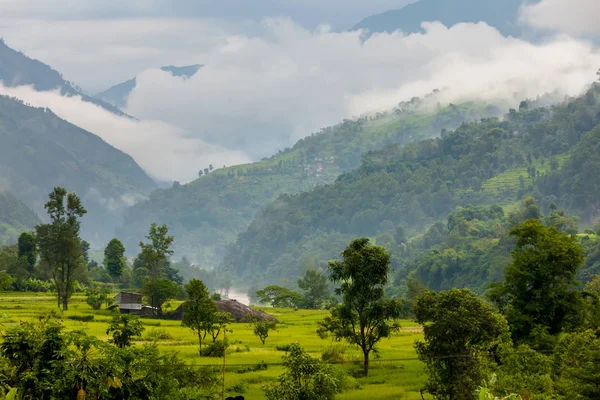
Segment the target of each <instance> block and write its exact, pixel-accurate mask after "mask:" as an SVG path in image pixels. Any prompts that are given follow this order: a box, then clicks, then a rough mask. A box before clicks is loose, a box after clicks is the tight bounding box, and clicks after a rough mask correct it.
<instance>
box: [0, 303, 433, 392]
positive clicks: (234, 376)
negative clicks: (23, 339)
mask: <svg viewBox="0 0 600 400" xmlns="http://www.w3.org/2000/svg"><path fill="white" fill-rule="evenodd" d="M176 305H177V304H171V306H172V307H175V306H176ZM266 311H268V312H269V313H271V314H272V315H274V316H276V317H277V318H278V319H279V321H280V322H281V324H280V325H279V328H278V330H277V331H276V332H273V333H271V334H270V335H269V338H268V339H267V341H266V344H265V345H262V344H261V343H260V340H259V339H258V338H257V337H255V336H254V334H253V333H252V329H251V328H250V326H249V325H248V324H243V323H239V324H231V325H230V326H229V327H228V329H229V332H228V333H227V340H228V342H229V343H230V347H229V348H228V350H227V354H226V361H227V368H226V372H227V373H226V379H225V382H226V387H227V390H228V393H229V395H237V394H243V395H244V396H245V397H246V399H262V398H264V396H263V393H262V390H261V387H262V385H264V384H265V383H267V382H269V381H272V380H274V379H276V377H277V376H278V375H279V374H280V373H281V372H282V367H281V366H280V365H279V364H280V363H281V357H282V355H284V354H285V353H284V352H283V351H280V350H277V346H282V345H287V344H290V343H293V342H298V343H299V344H300V345H301V346H302V347H304V349H305V350H306V351H308V352H310V354H311V355H313V356H314V357H320V356H321V351H322V350H323V349H324V348H326V347H328V346H331V345H332V344H334V343H332V342H331V340H328V339H326V340H322V339H319V338H318V336H317V335H316V334H315V331H316V329H317V324H316V323H317V321H318V320H320V319H322V318H323V317H324V316H326V315H327V312H326V311H313V310H297V311H293V310H289V309H277V310H273V309H268V310H266ZM50 312H56V313H57V315H58V316H59V317H61V318H62V319H63V324H64V325H65V327H66V328H67V329H83V330H85V331H86V332H87V333H88V334H90V335H94V336H96V337H97V338H99V339H102V340H108V336H107V335H106V328H107V326H108V322H109V320H110V319H111V313H110V311H107V310H101V311H93V310H92V309H91V308H90V307H89V306H88V305H87V304H86V303H85V299H84V297H83V296H75V297H74V298H73V299H72V303H71V306H70V309H69V311H67V312H65V313H61V312H59V311H58V309H57V307H56V300H55V298H54V297H53V296H52V295H45V294H35V293H0V329H2V330H5V329H7V328H9V327H10V326H14V325H15V324H18V323H19V322H20V321H33V320H35V319H37V318H38V317H39V316H40V315H44V314H47V313H50ZM90 314H92V315H94V320H93V321H91V322H81V321H75V320H71V319H69V317H70V316H84V315H90ZM143 323H144V326H145V331H144V334H143V337H142V338H140V340H139V341H138V342H137V345H142V344H143V343H149V342H152V341H153V337H157V336H159V335H160V334H163V335H164V334H167V335H168V336H170V338H168V339H163V340H158V341H157V344H158V346H159V347H160V348H161V350H162V351H165V352H167V351H171V352H178V353H179V355H180V356H181V357H182V358H183V359H185V360H186V361H187V362H188V363H189V364H190V365H198V366H204V365H214V366H215V367H219V368H221V367H222V365H223V359H222V358H207V357H199V356H198V344H197V340H196V338H195V336H194V335H193V334H192V332H191V331H190V330H189V329H187V328H184V327H182V326H181V323H180V322H179V321H164V320H157V319H143ZM401 325H402V329H401V331H400V332H398V333H395V334H394V336H393V337H391V338H389V339H385V340H383V341H382V342H381V345H380V346H379V349H380V355H379V357H373V358H372V361H371V374H370V376H369V377H368V378H363V377H360V374H359V371H360V368H361V365H362V359H361V355H360V354H359V352H358V351H357V349H355V348H352V347H347V350H346V361H345V362H344V363H343V364H340V365H339V368H343V369H344V370H346V371H347V372H348V374H349V375H350V376H354V377H355V378H350V382H351V385H350V386H351V388H350V389H348V390H346V391H344V393H342V394H340V395H339V396H338V397H337V398H339V399H348V400H350V399H365V398H368V399H389V400H392V399H394V400H396V399H401V400H404V399H406V400H413V399H414V400H417V399H420V398H421V397H420V394H419V389H420V388H421V387H422V385H423V383H424V382H425V379H426V376H425V372H424V368H423V364H422V363H421V362H419V361H418V360H416V353H415V351H414V348H413V343H414V341H415V340H417V339H420V338H421V337H422V334H421V333H420V329H419V328H418V326H417V325H416V324H415V323H414V322H411V321H401ZM263 361H264V362H265V363H267V364H269V366H268V368H267V369H266V370H262V371H253V372H246V373H240V370H241V369H242V368H247V367H252V366H255V365H257V364H258V363H260V362H263Z"/></svg>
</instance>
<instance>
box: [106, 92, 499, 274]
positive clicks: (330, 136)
mask: <svg viewBox="0 0 600 400" xmlns="http://www.w3.org/2000/svg"><path fill="white" fill-rule="evenodd" d="M422 103H423V102H422V101H421V100H418V99H414V100H413V101H411V102H409V103H403V104H400V105H399V107H398V108H397V109H396V110H395V111H393V112H390V113H382V114H378V115H377V116H374V117H363V118H360V119H357V120H346V121H344V122H343V123H341V124H339V125H336V126H334V127H330V128H326V129H323V130H322V131H321V132H319V133H317V134H313V135H311V136H309V137H307V138H305V139H301V140H300V141H298V143H296V145H294V146H293V147H292V148H289V149H286V150H284V151H281V152H279V153H278V154H277V155H275V156H273V157H270V158H265V159H263V160H262V161H259V162H255V163H252V164H246V165H238V166H234V167H224V168H218V169H216V170H215V171H213V172H211V173H209V174H205V175H204V176H202V177H200V178H199V179H197V180H195V181H193V182H191V183H189V184H186V185H179V184H175V185H174V186H173V187H172V188H170V189H166V190H157V191H155V192H153V193H152V194H151V196H150V198H149V199H148V200H147V201H143V202H140V203H138V204H136V205H135V206H133V207H132V208H130V209H128V210H127V211H126V213H125V218H124V223H123V226H122V228H121V229H120V230H119V231H118V234H119V237H121V238H122V239H123V240H124V243H125V245H126V247H127V248H132V247H135V246H136V245H137V243H138V242H139V240H140V239H141V238H142V237H143V235H144V234H145V232H146V231H147V228H148V226H149V225H150V223H152V222H157V223H159V224H167V225H168V226H169V229H170V231H171V233H172V234H173V235H174V236H175V237H176V239H177V240H176V241H175V251H176V254H177V255H179V256H184V255H185V256H186V257H187V258H188V259H190V261H193V262H197V263H200V264H201V265H203V266H205V267H211V266H215V265H217V264H218V263H219V262H220V261H221V260H222V256H223V254H224V250H225V246H226V245H227V244H228V243H231V242H233V241H234V240H235V238H236V236H237V234H238V233H240V232H242V231H243V230H244V229H246V227H247V226H248V224H249V223H250V221H251V220H252V218H253V217H254V215H255V214H256V213H257V212H258V211H259V210H260V209H262V208H263V207H264V206H265V205H267V204H268V203H269V202H271V201H273V200H274V199H276V198H277V197H278V196H279V195H281V194H284V193H288V194H292V193H299V192H301V191H306V190H310V189H312V188H313V187H315V186H319V185H323V184H327V183H331V182H333V181H335V179H336V178H337V177H338V176H339V175H340V174H341V173H344V172H347V171H350V170H352V169H353V168H355V167H357V166H358V165H359V163H360V157H361V154H362V153H364V152H365V151H369V150H373V149H379V148H381V147H383V146H384V145H386V144H389V143H396V144H397V145H398V146H402V145H405V144H407V143H411V142H414V141H418V140H422V139H426V138H431V137H434V136H436V135H439V133H440V131H441V130H442V129H452V128H455V127H457V126H459V125H460V124H461V123H462V122H463V121H473V120H478V119H480V118H481V117H484V116H490V115H499V114H500V110H499V109H498V108H497V107H495V106H491V105H485V104H478V103H469V104H463V105H450V106H448V107H444V108H438V109H433V110H431V111H427V109H423V104H422Z"/></svg>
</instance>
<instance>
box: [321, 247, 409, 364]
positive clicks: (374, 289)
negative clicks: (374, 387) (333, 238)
mask: <svg viewBox="0 0 600 400" xmlns="http://www.w3.org/2000/svg"><path fill="white" fill-rule="evenodd" d="M389 268H390V255H389V254H388V252H387V251H386V250H385V249H384V248H383V247H379V246H374V245H371V244H370V243H369V239H366V238H361V239H355V240H353V241H352V242H350V244H349V246H348V247H347V248H346V249H345V250H344V251H343V252H342V260H341V261H339V260H338V261H330V262H329V270H330V271H331V276H330V279H331V280H332V281H333V282H336V283H338V282H340V283H341V286H340V287H339V288H338V289H336V294H338V295H341V296H342V298H343V302H342V304H341V305H339V306H337V307H335V308H334V309H332V310H331V316H330V317H327V318H326V319H325V320H324V321H320V322H319V325H320V327H319V330H318V333H319V336H321V337H325V336H326V335H327V334H328V333H332V334H333V335H334V337H335V338H336V339H338V340H341V339H345V340H346V341H348V343H350V344H353V345H357V346H358V347H360V349H361V350H362V352H363V372H364V374H365V376H368V374H369V355H370V353H371V351H373V350H376V345H377V343H379V341H380V340H381V339H383V338H386V337H389V336H390V334H391V333H392V331H393V330H394V329H395V328H396V327H397V326H396V325H395V324H392V323H390V320H393V319H396V318H399V317H400V315H401V312H402V304H401V303H400V302H399V301H397V300H391V299H388V298H386V296H385V292H384V287H385V285H386V284H387V282H388V273H389Z"/></svg>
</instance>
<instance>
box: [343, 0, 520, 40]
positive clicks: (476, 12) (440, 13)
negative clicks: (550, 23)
mask: <svg viewBox="0 0 600 400" xmlns="http://www.w3.org/2000/svg"><path fill="white" fill-rule="evenodd" d="M521 3H523V0H501V1H499V0H420V1H418V2H416V3H413V4H409V5H407V6H405V7H403V8H401V9H399V10H391V11H387V12H384V13H382V14H377V15H373V16H370V17H367V18H365V19H363V20H362V21H360V22H359V23H358V24H357V25H356V26H354V28H353V30H357V29H365V30H367V31H368V32H369V33H376V32H394V31H397V30H401V31H403V32H404V33H407V34H409V33H416V32H421V31H422V29H421V24H422V23H423V22H428V21H440V22H441V23H443V24H444V25H446V26H452V25H455V24H457V23H460V22H474V23H477V22H481V21H483V22H486V23H487V24H488V25H490V26H493V27H495V28H497V29H498V30H499V31H500V32H501V33H502V34H503V35H505V36H508V35H511V36H518V35H519V34H520V28H519V27H518V24H517V13H518V10H519V7H520V6H521Z"/></svg>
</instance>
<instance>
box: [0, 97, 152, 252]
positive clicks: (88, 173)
mask: <svg viewBox="0 0 600 400" xmlns="http://www.w3.org/2000/svg"><path fill="white" fill-rule="evenodd" d="M58 185H60V186H64V187H67V188H69V190H72V191H75V192H77V193H79V194H80V196H81V197H82V199H84V201H85V205H86V208H87V209H88V214H87V215H86V217H85V219H84V223H83V226H82V228H83V236H84V237H85V238H86V239H87V240H88V241H91V242H95V241H100V243H102V242H104V241H105V240H106V239H107V238H109V236H110V237H112V236H111V235H112V234H113V233H114V227H115V226H116V225H117V224H118V221H119V218H120V217H119V216H120V213H121V212H122V210H123V208H124V207H125V206H128V205H131V204H132V203H133V202H134V201H135V200H136V199H140V198H142V197H144V196H146V195H147V193H148V192H150V191H151V190H152V189H153V188H154V187H155V184H154V182H153V181H152V179H150V178H149V177H148V176H147V175H146V173H145V172H144V171H143V170H142V169H141V168H140V167H139V166H138V165H137V164H136V163H135V161H134V160H133V159H132V158H131V157H130V156H128V155H127V154H125V153H123V152H121V151H120V150H117V149H115V148H114V147H112V146H110V145H109V144H107V143H106V142H104V141H103V140H102V139H100V138H99V137H97V136H95V135H93V134H92V133H89V132H87V131H85V130H83V129H80V128H78V127H76V126H74V125H72V124H70V123H69V122H67V121H64V120H62V119H60V118H59V117H57V116H56V115H55V114H54V113H52V111H50V110H48V109H42V108H32V107H28V106H26V105H24V104H22V103H21V102H20V101H19V100H16V99H11V98H8V97H0V188H8V189H9V190H10V191H11V192H12V193H13V194H14V195H15V196H17V197H18V198H19V199H20V200H22V201H23V202H24V203H25V204H27V205H28V206H29V207H31V208H32V209H33V210H34V211H36V212H37V213H38V214H39V215H43V214H45V210H44V208H43V206H44V202H45V199H46V198H47V196H48V193H50V191H51V190H52V188H53V187H55V186H58ZM17 210H18V209H17ZM17 212H18V211H17Z"/></svg>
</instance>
